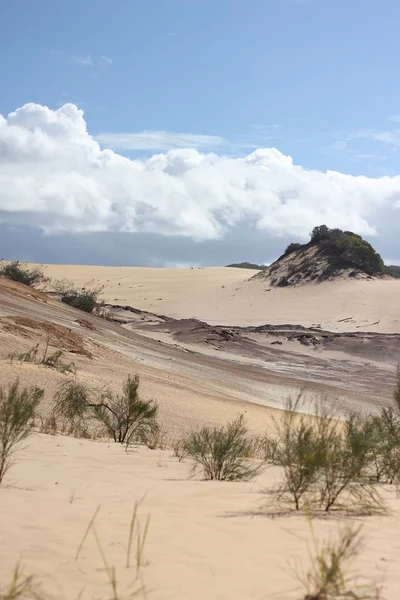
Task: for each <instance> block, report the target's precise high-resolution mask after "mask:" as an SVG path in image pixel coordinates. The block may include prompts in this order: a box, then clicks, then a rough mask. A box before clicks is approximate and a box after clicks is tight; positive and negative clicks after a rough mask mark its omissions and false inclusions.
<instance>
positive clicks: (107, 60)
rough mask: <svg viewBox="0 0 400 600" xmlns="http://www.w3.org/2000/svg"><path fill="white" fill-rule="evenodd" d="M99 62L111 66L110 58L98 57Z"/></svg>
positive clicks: (111, 60)
mask: <svg viewBox="0 0 400 600" xmlns="http://www.w3.org/2000/svg"><path fill="white" fill-rule="evenodd" d="M100 58H101V60H102V61H103V63H105V64H106V65H112V64H113V59H112V58H110V57H109V56H104V55H102V56H100Z"/></svg>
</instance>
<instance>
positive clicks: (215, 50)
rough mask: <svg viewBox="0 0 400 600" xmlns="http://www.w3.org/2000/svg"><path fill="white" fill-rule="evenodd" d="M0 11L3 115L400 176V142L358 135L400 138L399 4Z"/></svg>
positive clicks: (74, 4)
mask: <svg viewBox="0 0 400 600" xmlns="http://www.w3.org/2000/svg"><path fill="white" fill-rule="evenodd" d="M2 4H3V9H2V35H1V39H0V47H1V52H0V55H1V67H0V68H1V73H2V93H1V101H0V112H1V113H2V114H7V113H8V112H10V111H12V110H14V109H15V108H16V107H19V106H22V105H23V104H25V103H26V102H37V103H39V104H45V105H48V106H50V107H52V108H55V107H57V106H59V105H60V104H62V103H64V102H66V101H71V102H74V103H76V104H78V106H81V107H82V108H84V110H85V117H86V120H87V122H88V127H89V130H90V131H91V133H92V134H98V133H103V132H107V133H108V132H114V133H116V132H127V133H133V132H141V131H144V130H162V131H171V132H179V133H193V134H207V135H216V136H220V137H222V138H224V139H226V140H227V141H228V148H227V151H230V152H236V153H243V152H245V151H246V149H245V148H243V147H242V145H244V146H246V145H247V144H248V145H250V146H251V145H255V146H257V147H258V146H264V145H267V146H271V145H273V146H276V147H277V148H279V149H280V150H281V151H282V152H283V153H285V154H290V155H291V156H293V158H294V160H295V162H298V163H301V164H302V165H303V166H306V167H309V168H317V169H327V168H329V169H339V170H341V171H344V172H350V173H366V174H372V175H379V174H380V173H382V172H383V170H384V171H387V172H388V173H389V174H393V172H394V171H396V172H397V163H398V159H397V154H396V153H393V150H394V149H396V148H397V146H396V145H393V144H388V143H384V142H379V141H374V140H373V139H371V138H369V137H360V138H355V139H352V140H348V139H347V136H348V135H354V134H355V135H357V134H360V133H362V132H366V133H367V132H374V131H376V132H382V131H393V130H395V129H396V128H400V125H399V124H396V123H395V122H393V121H390V120H389V117H391V116H396V115H398V114H400V80H399V78H398V76H397V75H398V73H397V71H398V50H399V41H398V24H399V22H400V3H399V2H397V1H396V0H380V1H378V0H351V1H349V0H298V1H296V0H292V1H291V0H255V1H251V2H250V1H249V2H247V1H244V0H217V1H216V0H147V1H141V0H118V1H116V2H113V3H111V2H108V1H104V0H100V1H99V0H80V1H76V0H69V1H68V2H54V0H39V1H38V2H32V1H31V0H13V1H9V0H8V1H3V3H2ZM102 56H104V57H107V58H106V59H102V58H101V57H102ZM107 59H110V60H112V63H111V64H109V63H108V61H107ZM82 63H89V64H82ZM346 143H347V144H348V148H346V147H345V146H344V144H346ZM363 154H364V155H371V156H368V157H365V158H362V157H361V158H359V156H360V155H363ZM373 155H376V157H374V156H373ZM378 157H379V158H378Z"/></svg>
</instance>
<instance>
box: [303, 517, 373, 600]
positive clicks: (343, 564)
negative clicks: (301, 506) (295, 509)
mask: <svg viewBox="0 0 400 600" xmlns="http://www.w3.org/2000/svg"><path fill="white" fill-rule="evenodd" d="M310 528H311V533H312V540H313V545H314V552H313V554H312V555H311V556H310V559H311V567H310V569H309V570H308V572H307V574H306V575H305V576H303V575H302V574H299V573H295V575H296V577H297V579H299V580H300V582H301V584H302V585H303V587H304V588H305V589H306V590H307V593H306V595H305V596H304V600H349V599H350V598H351V599H352V600H378V598H379V595H378V594H379V591H378V590H377V589H376V587H375V586H371V585H365V584H364V585H361V586H360V585H358V584H357V582H356V580H355V578H354V577H352V576H351V575H350V573H349V567H350V563H351V561H352V560H353V559H355V558H356V557H357V556H358V555H359V553H360V551H361V550H362V547H363V538H362V536H361V526H358V527H356V526H346V527H344V528H343V529H341V530H339V533H338V536H337V538H336V539H328V540H325V541H324V542H323V543H322V545H320V544H319V543H318V541H317V539H316V536H315V533H314V530H313V527H312V523H311V521H310Z"/></svg>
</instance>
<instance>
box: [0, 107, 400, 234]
mask: <svg viewBox="0 0 400 600" xmlns="http://www.w3.org/2000/svg"><path fill="white" fill-rule="evenodd" d="M103 142H104V139H103ZM0 190H1V193H0V222H2V223H8V224H10V225H13V226H15V225H19V226H26V225H28V226H35V227H38V228H40V229H41V230H43V231H45V232H47V233H57V232H58V233H60V232H114V233H115V232H121V231H123V232H140V233H152V234H154V233H156V234H162V235H167V236H181V237H182V236H183V237H189V238H191V239H193V240H217V239H221V238H223V237H224V236H225V235H228V234H229V232H232V231H233V230H234V229H235V228H236V229H237V228H238V227H240V226H242V225H243V224H246V226H251V227H253V228H256V229H257V230H259V231H261V232H266V233H270V234H273V235H282V236H290V237H292V238H293V237H296V238H299V239H307V236H308V232H309V231H310V229H311V228H312V227H314V226H315V225H318V224H321V223H326V224H327V225H329V226H331V227H342V228H345V229H351V230H354V231H356V232H359V233H360V234H364V235H374V234H375V233H376V228H377V226H379V224H380V223H384V222H391V221H392V217H391V216H390V215H391V211H394V210H396V207H397V208H398V207H400V177H399V176H396V177H392V178H389V177H387V176H385V177H382V178H379V179H372V178H368V177H364V176H359V177H354V176H351V175H345V174H341V173H338V172H333V171H327V172H326V173H322V172H319V171H312V170H306V169H304V168H302V167H301V166H298V165H295V164H294V163H293V161H292V159H291V157H289V156H285V155H284V154H282V153H281V152H279V150H277V149H276V148H260V149H258V150H256V151H255V152H253V153H251V154H249V155H248V156H245V157H241V158H232V157H226V156H223V155H218V154H215V153H201V152H199V151H198V150H196V149H194V148H184V149H171V150H169V151H168V152H164V153H159V154H154V155H153V156H152V157H151V158H149V159H146V160H131V159H128V158H126V157H124V156H122V155H120V154H117V153H115V152H114V151H113V150H111V149H110V148H103V149H102V148H101V147H100V145H99V141H98V140H96V139H95V138H94V137H93V136H91V135H90V134H89V133H88V131H87V128H86V123H85V120H84V115H83V111H82V110H79V109H78V108H77V107H76V106H75V105H73V104H65V105H64V106H62V107H61V108H59V109H58V110H51V109H50V108H47V107H45V106H40V105H37V104H26V105H25V106H23V107H21V108H19V109H18V110H16V111H15V112H12V113H10V114H9V115H8V116H7V117H6V118H4V117H0Z"/></svg>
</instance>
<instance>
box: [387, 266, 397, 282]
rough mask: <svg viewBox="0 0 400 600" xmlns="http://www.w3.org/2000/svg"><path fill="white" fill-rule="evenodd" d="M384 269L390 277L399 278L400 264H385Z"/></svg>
mask: <svg viewBox="0 0 400 600" xmlns="http://www.w3.org/2000/svg"><path fill="white" fill-rule="evenodd" d="M386 271H387V273H388V274H389V275H391V276H392V277H395V278H396V279H400V266H399V265H387V267H386Z"/></svg>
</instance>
